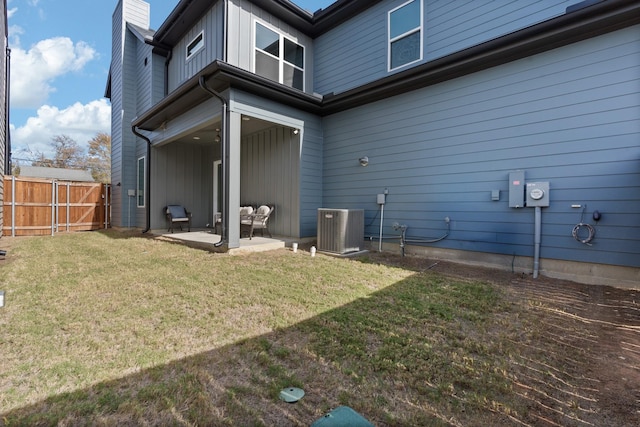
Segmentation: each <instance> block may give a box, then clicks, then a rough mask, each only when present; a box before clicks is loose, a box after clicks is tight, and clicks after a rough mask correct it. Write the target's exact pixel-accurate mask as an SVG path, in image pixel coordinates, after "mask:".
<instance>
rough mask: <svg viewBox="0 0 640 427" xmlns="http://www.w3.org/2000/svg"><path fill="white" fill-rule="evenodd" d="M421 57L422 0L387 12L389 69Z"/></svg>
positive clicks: (413, 0) (418, 59)
mask: <svg viewBox="0 0 640 427" xmlns="http://www.w3.org/2000/svg"><path fill="white" fill-rule="evenodd" d="M421 59H422V0H412V1H410V2H407V3H405V4H403V5H402V6H400V7H397V8H395V9H393V10H392V11H390V12H389V70H390V71H391V70H395V69H396V68H400V67H403V66H405V65H408V64H411V63H413V62H416V61H420V60H421Z"/></svg>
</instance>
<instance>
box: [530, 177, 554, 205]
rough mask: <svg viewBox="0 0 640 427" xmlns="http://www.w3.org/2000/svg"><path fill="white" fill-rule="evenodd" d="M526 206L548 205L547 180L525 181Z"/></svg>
mask: <svg viewBox="0 0 640 427" xmlns="http://www.w3.org/2000/svg"><path fill="white" fill-rule="evenodd" d="M526 194H527V207H529V208H532V207H533V208H534V207H541V208H546V207H547V206H549V183H548V182H527V191H526Z"/></svg>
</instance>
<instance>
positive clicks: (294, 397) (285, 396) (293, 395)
mask: <svg viewBox="0 0 640 427" xmlns="http://www.w3.org/2000/svg"><path fill="white" fill-rule="evenodd" d="M303 396H304V390H302V389H301V388H297V387H287V388H285V389H284V390H282V391H281V392H280V400H284V401H285V402H287V403H296V402H297V401H298V400H300V399H302V397H303Z"/></svg>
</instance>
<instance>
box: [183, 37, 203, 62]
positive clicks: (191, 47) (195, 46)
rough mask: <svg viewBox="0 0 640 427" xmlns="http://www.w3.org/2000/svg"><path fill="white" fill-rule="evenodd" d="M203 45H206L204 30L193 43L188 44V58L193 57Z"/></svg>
mask: <svg viewBox="0 0 640 427" xmlns="http://www.w3.org/2000/svg"><path fill="white" fill-rule="evenodd" d="M203 47H204V32H201V33H200V34H198V35H197V36H196V37H195V38H194V39H193V40H192V41H191V43H189V44H188V45H187V59H189V58H191V57H192V56H193V55H195V54H196V53H197V52H198V51H199V50H200V49H202V48H203Z"/></svg>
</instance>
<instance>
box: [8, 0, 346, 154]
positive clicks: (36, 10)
mask: <svg viewBox="0 0 640 427" xmlns="http://www.w3.org/2000/svg"><path fill="white" fill-rule="evenodd" d="M146 1H147V2H148V3H149V4H150V5H151V27H152V28H154V29H157V28H158V27H159V26H160V25H162V23H163V21H164V19H165V18H166V17H167V16H168V15H169V14H170V13H171V11H172V10H173V8H174V7H175V6H176V5H177V4H178V3H179V1H178V0H146ZM334 1H335V0H294V1H293V2H294V3H296V4H297V5H298V6H300V7H302V8H303V9H306V10H309V11H310V12H314V11H316V10H318V9H322V8H326V7H327V6H329V5H331V4H332V3H334ZM116 3H117V0H8V2H7V10H8V17H9V19H8V24H9V48H10V49H11V108H10V125H11V142H12V148H13V149H12V152H13V158H14V160H19V159H29V151H30V152H31V153H36V152H41V153H44V154H45V155H49V154H50V141H51V139H52V138H53V137H54V136H57V135H63V134H64V135H67V136H70V137H71V138H73V139H74V140H75V141H76V142H77V143H78V144H80V145H81V146H82V147H86V145H87V142H88V141H89V140H90V139H91V138H93V137H94V136H95V135H96V134H97V133H99V132H104V133H107V134H110V133H111V128H110V123H111V107H110V104H109V101H108V100H107V99H105V98H104V90H105V86H106V82H107V76H108V72H109V63H110V58H111V15H112V13H113V9H114V8H115V6H116ZM23 164H24V163H23Z"/></svg>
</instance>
